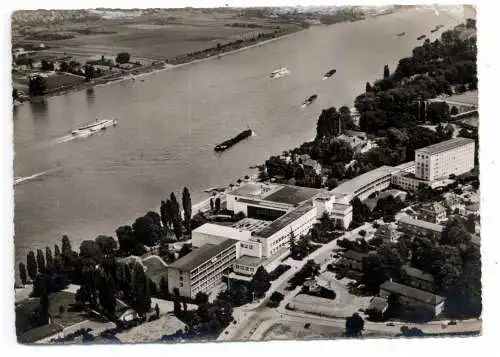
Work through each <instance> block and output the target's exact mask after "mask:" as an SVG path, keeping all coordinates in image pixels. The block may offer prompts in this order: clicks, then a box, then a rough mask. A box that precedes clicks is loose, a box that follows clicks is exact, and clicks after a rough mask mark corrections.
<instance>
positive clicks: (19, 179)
mask: <svg viewBox="0 0 500 357" xmlns="http://www.w3.org/2000/svg"><path fill="white" fill-rule="evenodd" d="M60 169H61V167H56V168H53V169H50V170H46V171H42V172H38V173H36V174H33V175H30V176H24V177H15V178H14V186H16V185H19V184H20V183H23V182H28V181H32V180H34V179H36V178H39V177H41V176H45V175H47V174H49V173H51V172H54V171H57V170H60Z"/></svg>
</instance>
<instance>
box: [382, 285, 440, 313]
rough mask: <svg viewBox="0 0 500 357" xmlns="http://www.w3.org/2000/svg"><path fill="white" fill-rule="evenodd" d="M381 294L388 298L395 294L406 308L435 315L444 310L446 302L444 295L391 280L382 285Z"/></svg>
mask: <svg viewBox="0 0 500 357" xmlns="http://www.w3.org/2000/svg"><path fill="white" fill-rule="evenodd" d="M379 295H380V297H383V298H386V299H388V300H389V299H390V298H391V297H392V296H395V297H397V299H398V301H399V303H400V304H401V305H402V306H403V307H404V308H405V309H406V310H410V311H415V312H422V313H430V314H431V315H432V316H434V317H435V316H438V315H439V314H440V313H441V312H442V311H443V308H444V303H445V298H444V297H442V296H439V295H435V294H432V293H429V292H427V291H423V290H420V289H415V288H413V287H411V286H407V285H403V284H400V283H396V282H394V281H390V280H389V281H386V282H385V283H383V284H382V285H380V293H379Z"/></svg>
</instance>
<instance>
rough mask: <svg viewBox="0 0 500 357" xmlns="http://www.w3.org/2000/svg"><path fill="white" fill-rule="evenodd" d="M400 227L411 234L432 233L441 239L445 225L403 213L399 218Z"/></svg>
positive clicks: (434, 236)
mask: <svg viewBox="0 0 500 357" xmlns="http://www.w3.org/2000/svg"><path fill="white" fill-rule="evenodd" d="M398 229H399V230H400V231H402V232H404V233H408V234H411V235H417V234H424V235H426V236H427V235H431V236H432V237H433V238H435V239H441V235H442V233H443V230H444V227H443V226H441V225H439V224H435V223H430V222H426V221H422V220H420V219H414V218H411V217H408V216H406V215H403V216H401V218H399V220H398Z"/></svg>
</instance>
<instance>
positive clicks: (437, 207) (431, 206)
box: [420, 202, 446, 213]
mask: <svg viewBox="0 0 500 357" xmlns="http://www.w3.org/2000/svg"><path fill="white" fill-rule="evenodd" d="M420 209H421V210H422V211H430V212H434V213H440V212H444V211H446V209H445V208H444V207H443V206H442V205H441V204H439V203H438V202H432V203H428V204H424V205H422V207H421V208H420Z"/></svg>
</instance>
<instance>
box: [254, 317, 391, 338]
mask: <svg viewBox="0 0 500 357" xmlns="http://www.w3.org/2000/svg"><path fill="white" fill-rule="evenodd" d="M363 336H364V337H394V334H390V333H385V334H384V333H375V332H371V331H365V332H364V333H363ZM343 337H344V329H343V328H340V327H334V326H326V325H319V324H311V325H310V326H309V327H308V328H307V329H306V328H305V327H304V324H301V323H298V322H285V321H283V322H279V323H276V324H274V325H272V326H271V327H270V328H269V329H268V330H267V331H266V332H265V333H264V336H263V340H264V341H269V340H321V339H333V338H343Z"/></svg>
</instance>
